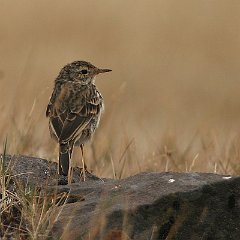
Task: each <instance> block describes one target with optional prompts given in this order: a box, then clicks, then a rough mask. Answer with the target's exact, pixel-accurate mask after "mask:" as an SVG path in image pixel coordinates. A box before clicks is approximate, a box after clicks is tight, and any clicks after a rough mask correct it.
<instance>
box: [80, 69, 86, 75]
mask: <svg viewBox="0 0 240 240" xmlns="http://www.w3.org/2000/svg"><path fill="white" fill-rule="evenodd" d="M80 72H81V73H82V74H87V73H88V70H86V69H83V70H81V71H80Z"/></svg>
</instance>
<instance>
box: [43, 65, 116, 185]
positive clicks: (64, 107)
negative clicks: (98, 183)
mask: <svg viewBox="0 0 240 240" xmlns="http://www.w3.org/2000/svg"><path fill="white" fill-rule="evenodd" d="M110 71H112V70H111V69H101V68H98V67H95V66H94V65H92V64H91V63H90V62H87V61H74V62H72V63H69V64H66V65H65V66H64V67H63V68H62V69H61V70H60V73H59V75H58V76H57V78H56V79H55V83H54V88H53V92H52V95H51V97H50V100H49V103H48V105H47V109H46V117H48V118H49V131H50V135H51V137H52V138H54V139H55V140H56V141H57V142H58V144H59V158H58V176H59V177H58V184H59V185H66V184H68V176H69V162H70V160H71V157H72V152H73V148H74V146H80V148H81V153H82V159H83V154H84V152H83V148H84V144H85V143H86V142H88V141H89V140H90V139H91V138H92V136H93V134H94V132H95V130H96V129H97V127H98V124H99V121H100V117H101V114H102V112H103V109H104V103H103V97H102V95H101V93H100V92H99V90H98V89H97V87H96V85H95V77H96V75H98V74H101V73H106V72H110ZM83 165H84V166H83V171H84V174H85V169H86V166H85V163H84V161H83ZM84 176H85V175H84Z"/></svg>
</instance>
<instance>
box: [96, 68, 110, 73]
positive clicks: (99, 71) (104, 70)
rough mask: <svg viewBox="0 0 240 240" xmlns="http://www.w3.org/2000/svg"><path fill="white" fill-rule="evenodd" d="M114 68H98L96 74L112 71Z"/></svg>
mask: <svg viewBox="0 0 240 240" xmlns="http://www.w3.org/2000/svg"><path fill="white" fill-rule="evenodd" d="M111 71H112V70H111V69H99V68H98V69H97V70H96V74H99V73H105V72H111Z"/></svg>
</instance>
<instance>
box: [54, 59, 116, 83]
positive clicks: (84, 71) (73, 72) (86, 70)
mask: <svg viewBox="0 0 240 240" xmlns="http://www.w3.org/2000/svg"><path fill="white" fill-rule="evenodd" d="M110 71H112V70H110V69H100V68H97V67H95V66H94V65H92V64H91V63H89V62H85V61H75V62H72V63H70V64H67V65H66V66H64V67H63V69H62V70H61V72H60V74H59V77H58V78H64V79H65V80H68V81H72V82H76V83H80V84H82V85H87V84H90V83H93V82H94V78H95V76H96V75H98V74H99V73H105V72H110Z"/></svg>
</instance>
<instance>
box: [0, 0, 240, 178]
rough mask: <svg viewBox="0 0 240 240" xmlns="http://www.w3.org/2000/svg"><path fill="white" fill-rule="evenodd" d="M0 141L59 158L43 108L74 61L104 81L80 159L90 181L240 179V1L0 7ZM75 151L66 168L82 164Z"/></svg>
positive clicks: (94, 1)
mask: <svg viewBox="0 0 240 240" xmlns="http://www.w3.org/2000/svg"><path fill="white" fill-rule="evenodd" d="M0 29H1V31H0V87H1V94H0V109H1V118H0V130H1V135H0V142H1V143H2V144H3V143H4V141H5V139H6V138H7V141H8V153H10V154H26V155H31V156H37V157H42V158H46V159H48V160H51V161H57V157H58V146H57V144H56V143H55V142H54V141H53V140H52V139H51V138H50V135H49V131H48V120H47V119H46V117H45V109H46V106H47V103H48V100H49V97H50V95H51V92H52V88H53V83H54V79H55V78H56V77H57V75H58V73H59V71H60V69H61V68H62V67H63V66H64V65H65V64H67V63H70V62H72V61H74V60H86V61H90V62H91V63H93V64H94V65H96V66H98V67H102V68H110V69H112V70H113V71H112V72H111V73H109V74H104V75H101V76H98V78H97V81H96V85H97V86H98V88H99V89H100V91H101V93H102V95H103V96H104V99H105V113H104V115H103V117H102V119H101V122H100V126H99V128H98V130H97V132H96V135H95V136H94V139H93V141H92V142H91V143H89V144H88V145H87V146H86V156H85V160H86V163H87V165H88V166H89V168H90V169H92V170H93V171H94V173H96V174H98V175H101V176H103V177H116V178H122V177H126V176H129V175H132V174H135V173H137V172H140V171H203V172H217V173H225V174H240V166H239V165H240V164H239V163H240V161H239V160H240V131H239V130H240V98H239V93H240V68H239V65H240V31H239V30H240V2H239V1H238V0H232V1H228V0H211V1H209V0H201V1H200V0H198V1H197V0H196V1H192V0H182V1H178V0H148V1H146V0H138V1H133V0H121V1H113V0H105V1H98V0H91V1H80V0H79V1H73V0H69V1H59V0H58V1H57V0H52V1H47V0H42V1H27V0H22V1H17V0H15V1H4V0H1V1H0ZM80 159H81V155H80V150H79V149H76V151H75V153H74V159H73V162H72V164H73V165H80V166H81V164H80V163H81V162H80Z"/></svg>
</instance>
